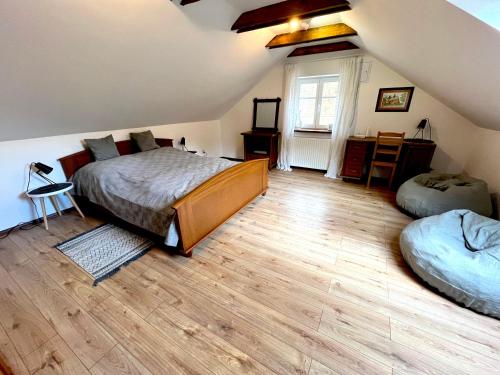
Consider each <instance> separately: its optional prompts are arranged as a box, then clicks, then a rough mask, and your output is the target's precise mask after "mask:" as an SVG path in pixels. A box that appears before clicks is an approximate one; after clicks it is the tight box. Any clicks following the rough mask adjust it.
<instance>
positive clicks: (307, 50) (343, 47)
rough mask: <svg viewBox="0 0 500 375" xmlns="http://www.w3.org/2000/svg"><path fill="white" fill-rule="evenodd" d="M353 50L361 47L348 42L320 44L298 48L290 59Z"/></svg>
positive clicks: (290, 55)
mask: <svg viewBox="0 0 500 375" xmlns="http://www.w3.org/2000/svg"><path fill="white" fill-rule="evenodd" d="M351 49H359V47H358V46H357V45H355V44H354V43H351V42H348V41H347V42H337V43H328V44H318V45H316V46H307V47H299V48H296V49H295V50H294V51H293V52H292V53H290V54H289V55H288V57H296V56H307V55H315V54H318V53H328V52H339V51H348V50H351Z"/></svg>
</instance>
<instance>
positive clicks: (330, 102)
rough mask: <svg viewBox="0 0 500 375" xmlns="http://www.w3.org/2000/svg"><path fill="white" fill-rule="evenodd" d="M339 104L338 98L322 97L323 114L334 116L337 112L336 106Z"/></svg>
mask: <svg viewBox="0 0 500 375" xmlns="http://www.w3.org/2000/svg"><path fill="white" fill-rule="evenodd" d="M336 105H337V99H336V98H323V99H321V116H333V115H334V114H335V110H336V109H337V108H335V106H336Z"/></svg>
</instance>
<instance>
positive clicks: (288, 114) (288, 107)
mask: <svg viewBox="0 0 500 375" xmlns="http://www.w3.org/2000/svg"><path fill="white" fill-rule="evenodd" d="M296 90H297V66H296V65H295V64H285V106H284V112H283V113H284V116H283V129H282V131H281V148H280V154H279V157H278V169H281V170H283V171H291V170H292V168H290V162H291V158H292V153H291V149H292V141H293V132H294V130H295V125H296V123H297V116H298V110H297V100H296V97H297V95H296V93H295V91H296Z"/></svg>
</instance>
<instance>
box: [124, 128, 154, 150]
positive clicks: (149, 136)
mask: <svg viewBox="0 0 500 375" xmlns="http://www.w3.org/2000/svg"><path fill="white" fill-rule="evenodd" d="M130 139H132V140H133V141H134V142H135V144H136V145H137V147H139V150H141V151H149V150H154V149H156V148H160V146H158V145H157V144H156V141H155V137H154V135H153V133H151V130H147V131H145V132H141V133H130Z"/></svg>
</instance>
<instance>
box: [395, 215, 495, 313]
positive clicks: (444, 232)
mask: <svg viewBox="0 0 500 375" xmlns="http://www.w3.org/2000/svg"><path fill="white" fill-rule="evenodd" d="M400 245H401V252H402V254H403V257H404V259H405V260H406V262H407V263H408V265H409V266H410V267H411V268H412V269H413V271H415V273H416V274H417V275H418V276H420V277H421V278H422V279H423V280H424V281H426V282H427V283H428V284H430V285H431V286H433V287H435V288H437V289H438V290H439V291H441V292H442V293H444V294H446V295H447V296H449V297H451V298H452V299H454V300H456V301H457V302H459V303H461V304H463V305H465V306H466V307H468V308H470V309H473V310H475V311H478V312H481V313H484V314H488V315H491V316H494V317H496V318H500V222H499V221H497V220H493V219H489V218H486V217H484V216H480V215H477V214H475V213H473V212H471V211H469V210H455V211H450V212H447V213H445V214H442V215H438V216H431V217H427V218H425V219H420V220H417V221H414V222H413V223H411V224H410V225H408V226H407V227H406V228H405V229H404V230H403V232H402V233H401V237H400Z"/></svg>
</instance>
